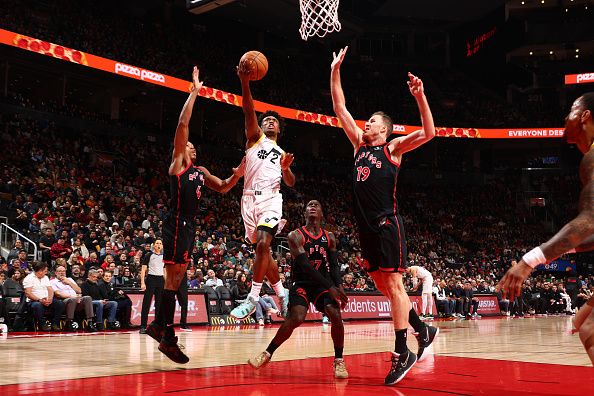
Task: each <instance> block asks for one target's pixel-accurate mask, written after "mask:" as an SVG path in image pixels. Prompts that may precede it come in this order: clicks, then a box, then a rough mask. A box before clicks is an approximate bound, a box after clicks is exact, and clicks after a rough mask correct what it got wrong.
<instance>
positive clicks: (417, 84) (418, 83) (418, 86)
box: [406, 72, 425, 98]
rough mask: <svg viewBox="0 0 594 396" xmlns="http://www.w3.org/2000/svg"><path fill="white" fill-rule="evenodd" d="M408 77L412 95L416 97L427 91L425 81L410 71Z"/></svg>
mask: <svg viewBox="0 0 594 396" xmlns="http://www.w3.org/2000/svg"><path fill="white" fill-rule="evenodd" d="M408 78H409V81H407V82H406V83H407V84H408V89H409V91H410V93H411V94H412V96H414V97H415V98H419V97H421V96H423V94H424V93H425V90H424V88H423V81H422V80H421V79H420V78H419V77H417V76H415V75H414V74H412V73H410V72H409V73H408Z"/></svg>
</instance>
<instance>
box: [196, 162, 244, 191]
mask: <svg viewBox="0 0 594 396" xmlns="http://www.w3.org/2000/svg"><path fill="white" fill-rule="evenodd" d="M198 169H200V170H201V171H202V172H204V184H205V185H206V187H208V188H210V189H211V190H214V191H217V192H220V193H222V194H225V193H226V192H228V191H229V190H231V189H232V188H233V187H234V186H235V185H236V184H237V182H238V181H239V179H241V178H242V177H243V173H244V172H245V157H243V159H242V160H241V162H240V163H239V165H238V166H237V168H233V174H232V175H231V176H229V177H228V178H226V179H220V178H218V177H217V176H215V175H213V174H212V173H210V172H209V171H208V169H206V168H205V167H203V166H199V167H198Z"/></svg>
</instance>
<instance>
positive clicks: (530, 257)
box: [522, 247, 547, 268]
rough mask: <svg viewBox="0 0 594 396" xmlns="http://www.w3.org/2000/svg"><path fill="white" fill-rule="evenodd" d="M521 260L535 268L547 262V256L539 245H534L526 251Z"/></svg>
mask: <svg viewBox="0 0 594 396" xmlns="http://www.w3.org/2000/svg"><path fill="white" fill-rule="evenodd" d="M522 260H524V262H525V263H526V264H527V265H529V266H530V267H531V268H535V267H536V266H538V265H540V264H544V263H546V262H547V258H546V257H545V255H544V253H543V252H542V249H541V248H540V247H535V248H534V249H532V250H531V251H529V252H528V253H526V254H525V255H524V256H522Z"/></svg>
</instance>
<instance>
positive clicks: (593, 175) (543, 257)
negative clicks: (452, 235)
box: [497, 92, 594, 365]
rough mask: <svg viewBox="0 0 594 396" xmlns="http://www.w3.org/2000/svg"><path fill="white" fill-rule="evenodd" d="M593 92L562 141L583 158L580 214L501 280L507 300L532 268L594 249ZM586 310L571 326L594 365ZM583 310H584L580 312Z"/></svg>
mask: <svg viewBox="0 0 594 396" xmlns="http://www.w3.org/2000/svg"><path fill="white" fill-rule="evenodd" d="M593 113H594V92H588V93H586V94H584V95H582V96H580V97H579V98H577V99H576V100H575V102H573V105H572V106H571V110H570V111H569V114H568V115H567V117H565V136H564V138H565V140H566V141H567V143H569V144H575V145H576V146H577V148H578V149H579V150H580V151H581V152H582V153H583V154H584V158H583V159H582V162H581V164H580V169H579V175H580V180H581V182H582V186H583V187H582V191H581V193H580V198H579V204H578V210H579V214H578V215H577V217H575V218H574V219H573V220H571V221H570V222H569V223H567V224H566V225H565V226H564V227H563V228H562V229H561V230H560V231H559V232H558V233H557V234H555V236H553V237H552V238H551V239H549V240H548V241H547V242H545V243H543V244H542V245H540V246H538V247H535V248H534V249H532V250H531V251H529V252H528V253H526V254H525V255H524V256H523V257H522V260H520V262H519V263H518V264H517V265H514V266H512V267H511V268H510V269H509V270H508V271H507V273H506V274H505V275H504V276H503V278H502V279H501V281H500V282H499V284H498V285H497V290H498V291H499V290H501V291H502V292H503V295H504V296H508V297H509V299H510V300H514V298H515V297H519V296H520V295H521V294H520V293H521V292H522V284H523V283H524V281H525V280H526V278H528V276H530V274H531V273H532V271H533V270H534V268H535V267H536V266H538V265H540V264H547V263H550V262H551V261H553V260H555V259H556V258H557V257H559V256H561V255H562V254H564V253H567V252H570V251H577V252H584V251H590V250H593V249H594V119H593ZM587 305H588V306H587V307H585V309H587V310H589V311H590V313H589V314H588V316H585V315H584V314H585V313H586V312H587V311H585V312H584V313H582V314H581V315H580V313H579V312H578V315H576V319H575V321H574V325H575V326H576V330H578V331H579V333H580V339H581V341H582V343H583V344H584V348H585V349H586V352H588V356H589V357H590V360H591V361H592V364H593V365H594V312H592V306H594V300H593V299H590V301H588V304H587ZM583 309H584V308H583Z"/></svg>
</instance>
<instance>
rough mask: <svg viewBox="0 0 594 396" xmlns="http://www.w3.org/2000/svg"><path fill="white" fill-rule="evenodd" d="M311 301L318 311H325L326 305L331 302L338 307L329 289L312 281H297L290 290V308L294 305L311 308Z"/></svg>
mask: <svg viewBox="0 0 594 396" xmlns="http://www.w3.org/2000/svg"><path fill="white" fill-rule="evenodd" d="M309 303H313V305H314V306H315V307H316V309H317V310H318V312H322V313H323V312H325V311H326V305H328V304H330V305H333V306H335V307H336V308H339V307H338V304H337V303H336V301H334V300H333V299H331V298H330V295H329V294H328V290H327V289H324V288H323V287H322V286H319V285H317V284H314V283H310V282H295V283H293V286H291V290H289V309H290V308H291V307H292V306H293V305H301V306H302V307H306V308H309Z"/></svg>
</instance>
